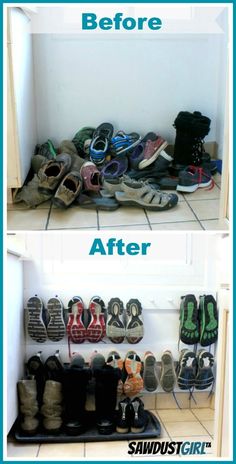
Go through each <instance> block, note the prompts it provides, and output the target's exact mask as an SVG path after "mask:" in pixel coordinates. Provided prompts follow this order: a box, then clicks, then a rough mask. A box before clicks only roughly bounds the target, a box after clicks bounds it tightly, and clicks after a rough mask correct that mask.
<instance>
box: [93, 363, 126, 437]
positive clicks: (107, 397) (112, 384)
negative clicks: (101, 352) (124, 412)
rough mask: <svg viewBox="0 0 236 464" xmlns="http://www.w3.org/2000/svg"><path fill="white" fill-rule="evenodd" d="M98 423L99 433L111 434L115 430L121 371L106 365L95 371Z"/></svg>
mask: <svg viewBox="0 0 236 464" xmlns="http://www.w3.org/2000/svg"><path fill="white" fill-rule="evenodd" d="M94 377H95V379H96V384H95V405H96V421H97V428H98V432H99V433H101V434H103V435H108V434H111V433H112V432H113V431H114V429H115V409H116V399H117V385H118V381H119V379H120V378H121V370H120V369H118V368H114V367H111V366H107V365H105V366H104V367H102V368H101V369H96V370H94Z"/></svg>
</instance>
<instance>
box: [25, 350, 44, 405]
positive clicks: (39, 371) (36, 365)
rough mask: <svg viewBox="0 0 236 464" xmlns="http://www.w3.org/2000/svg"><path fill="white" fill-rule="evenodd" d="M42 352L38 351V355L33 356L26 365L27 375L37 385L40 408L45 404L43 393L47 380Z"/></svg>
mask: <svg viewBox="0 0 236 464" xmlns="http://www.w3.org/2000/svg"><path fill="white" fill-rule="evenodd" d="M41 354H42V352H41V351H38V353H37V354H35V355H33V356H31V357H30V358H29V359H28V361H27V364H26V369H27V374H28V375H30V376H33V378H34V379H35V381H36V385H37V401H38V404H39V407H41V406H42V402H43V392H44V387H45V382H46V380H47V376H46V371H45V367H44V365H43V362H42V360H41Z"/></svg>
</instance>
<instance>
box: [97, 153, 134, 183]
mask: <svg viewBox="0 0 236 464" xmlns="http://www.w3.org/2000/svg"><path fill="white" fill-rule="evenodd" d="M127 169H128V159H127V157H126V156H119V158H114V159H112V160H111V161H109V163H107V164H105V166H104V167H103V168H102V170H101V174H102V176H103V177H105V178H109V179H111V178H115V179H116V178H117V177H121V176H122V175H123V174H124V173H125V172H126V171H127Z"/></svg>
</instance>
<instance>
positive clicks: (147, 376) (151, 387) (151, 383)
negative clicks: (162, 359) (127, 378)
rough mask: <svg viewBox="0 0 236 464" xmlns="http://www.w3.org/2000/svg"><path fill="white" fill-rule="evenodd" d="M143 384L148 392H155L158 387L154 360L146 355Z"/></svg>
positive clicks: (151, 356)
mask: <svg viewBox="0 0 236 464" xmlns="http://www.w3.org/2000/svg"><path fill="white" fill-rule="evenodd" d="M143 383H144V388H145V390H147V391H150V392H153V391H155V390H156V389H157V387H158V380H157V374H156V358H155V356H153V355H148V356H147V357H146V359H145V361H144V372H143Z"/></svg>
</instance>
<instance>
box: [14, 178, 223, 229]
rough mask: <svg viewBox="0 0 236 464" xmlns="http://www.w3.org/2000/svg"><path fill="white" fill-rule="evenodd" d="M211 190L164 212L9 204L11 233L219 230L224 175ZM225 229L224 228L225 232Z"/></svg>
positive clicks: (184, 197)
mask: <svg viewBox="0 0 236 464" xmlns="http://www.w3.org/2000/svg"><path fill="white" fill-rule="evenodd" d="M214 179H215V186H214V188H213V189H212V190H206V189H199V190H197V191H196V192H194V193H191V194H187V195H186V194H185V195H182V194H178V196H179V204H178V205H177V206H176V207H175V208H174V209H173V210H170V211H163V212H161V213H157V212H153V211H147V210H144V209H140V208H128V207H127V208H125V207H121V208H119V209H118V210H116V211H113V212H107V211H99V212H96V211H91V210H86V209H83V208H80V207H79V206H71V207H70V208H69V209H68V210H65V211H64V210H59V209H57V208H55V207H52V206H51V203H50V202H46V203H43V204H42V205H39V207H38V208H36V209H33V210H28V209H27V210H26V209H25V206H24V204H17V205H8V224H7V227H8V230H63V229H82V230H87V229H88V230H100V229H104V230H105V229H110V230H111V229H112V230H119V229H122V230H135V229H136V230H217V229H219V228H220V226H219V223H218V217H219V203H220V183H221V176H220V175H219V174H217V175H216V176H214ZM225 228H226V226H224V229H225Z"/></svg>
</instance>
